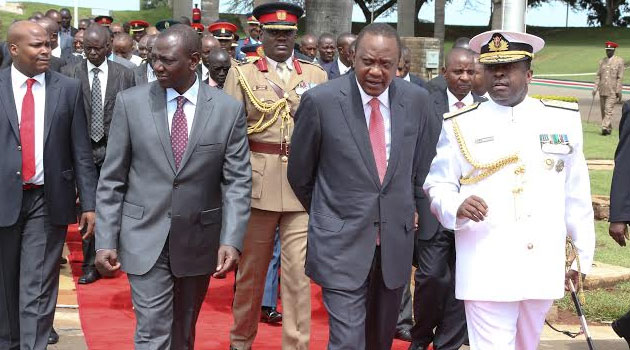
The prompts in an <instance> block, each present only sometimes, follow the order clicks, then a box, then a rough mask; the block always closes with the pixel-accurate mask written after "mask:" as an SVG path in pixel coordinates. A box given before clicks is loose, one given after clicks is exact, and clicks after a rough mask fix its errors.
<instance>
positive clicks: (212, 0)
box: [201, 0, 219, 25]
mask: <svg viewBox="0 0 630 350" xmlns="http://www.w3.org/2000/svg"><path fill="white" fill-rule="evenodd" d="M218 19H219V0H201V23H204V24H206V25H207V24H210V23H212V22H214V21H216V20H218Z"/></svg>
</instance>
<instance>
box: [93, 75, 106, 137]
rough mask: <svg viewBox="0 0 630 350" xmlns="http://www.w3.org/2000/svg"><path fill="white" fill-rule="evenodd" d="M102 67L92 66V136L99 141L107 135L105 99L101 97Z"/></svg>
mask: <svg viewBox="0 0 630 350" xmlns="http://www.w3.org/2000/svg"><path fill="white" fill-rule="evenodd" d="M99 72H100V69H98V68H92V73H93V74H94V78H93V79H92V119H91V121H92V123H91V127H90V137H91V138H92V140H94V142H99V141H100V140H101V139H102V138H103V136H105V122H104V121H103V99H102V97H101V81H100V80H99V79H98V73H99Z"/></svg>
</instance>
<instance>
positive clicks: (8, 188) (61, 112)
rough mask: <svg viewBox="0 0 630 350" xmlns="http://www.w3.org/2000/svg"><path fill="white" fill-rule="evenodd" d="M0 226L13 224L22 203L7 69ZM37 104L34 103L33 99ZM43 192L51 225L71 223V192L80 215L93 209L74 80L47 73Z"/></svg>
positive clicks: (0, 134)
mask: <svg viewBox="0 0 630 350" xmlns="http://www.w3.org/2000/svg"><path fill="white" fill-rule="evenodd" d="M0 90H1V92H0V158H2V161H0V198H2V199H4V200H1V201H0V226H10V225H13V224H15V223H16V221H17V219H18V216H19V213H20V209H21V203H22V176H21V173H20V171H21V170H22V153H21V147H20V129H19V124H18V115H17V110H16V106H15V100H14V97H13V96H14V95H13V87H12V85H11V68H5V69H2V70H0ZM35 103H38V101H35ZM45 106H46V107H45V114H44V155H43V157H44V192H45V198H46V206H47V210H48V217H49V219H50V221H51V223H52V224H54V225H67V224H70V223H73V222H76V219H77V216H76V211H75V205H76V189H78V190H79V197H80V200H81V209H82V211H93V210H94V208H95V203H94V202H95V192H96V181H97V178H96V169H95V167H94V162H93V160H92V148H91V146H90V140H89V138H88V134H87V124H86V119H85V111H84V109H83V97H82V93H81V86H80V84H79V82H78V81H76V80H73V79H70V78H68V77H65V76H63V75H61V74H59V73H56V72H51V71H48V72H46V101H45Z"/></svg>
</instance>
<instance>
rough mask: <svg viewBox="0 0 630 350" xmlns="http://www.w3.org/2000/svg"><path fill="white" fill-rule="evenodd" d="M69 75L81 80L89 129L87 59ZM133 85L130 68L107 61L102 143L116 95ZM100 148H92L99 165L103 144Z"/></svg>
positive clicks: (105, 141) (90, 95)
mask: <svg viewBox="0 0 630 350" xmlns="http://www.w3.org/2000/svg"><path fill="white" fill-rule="evenodd" d="M69 76H70V77H71V78H74V79H78V80H79V81H80V82H81V90H82V91H83V106H84V107H85V115H86V116H87V130H88V131H89V130H90V127H91V125H92V117H91V116H92V92H91V89H90V81H89V78H88V70H87V59H83V61H81V63H79V64H77V65H75V66H74V67H73V68H72V70H71V72H70V74H69ZM133 86H135V81H134V76H133V72H132V71H131V69H129V68H125V67H124V66H122V65H120V64H118V63H116V62H113V61H107V86H106V87H105V102H104V104H103V124H104V125H105V137H104V138H103V141H104V144H106V143H107V139H108V133H109V125H110V124H111V122H112V116H113V113H114V104H115V103H116V95H117V94H118V93H119V92H121V91H124V90H126V89H128V88H130V87H133ZM88 134H89V132H88ZM102 148H103V149H98V148H95V149H94V161H95V163H96V164H97V165H101V164H102V163H103V161H104V160H105V149H104V145H103V147H102Z"/></svg>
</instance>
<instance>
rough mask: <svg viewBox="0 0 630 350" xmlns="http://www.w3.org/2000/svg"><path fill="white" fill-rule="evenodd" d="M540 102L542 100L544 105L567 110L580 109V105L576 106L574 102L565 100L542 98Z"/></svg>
mask: <svg viewBox="0 0 630 350" xmlns="http://www.w3.org/2000/svg"><path fill="white" fill-rule="evenodd" d="M540 102H542V104H543V105H545V106H546V107H554V108H560V109H567V110H569V111H579V110H580V107H579V106H578V104H577V103H576V102H566V101H558V100H548V99H542V100H540Z"/></svg>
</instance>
